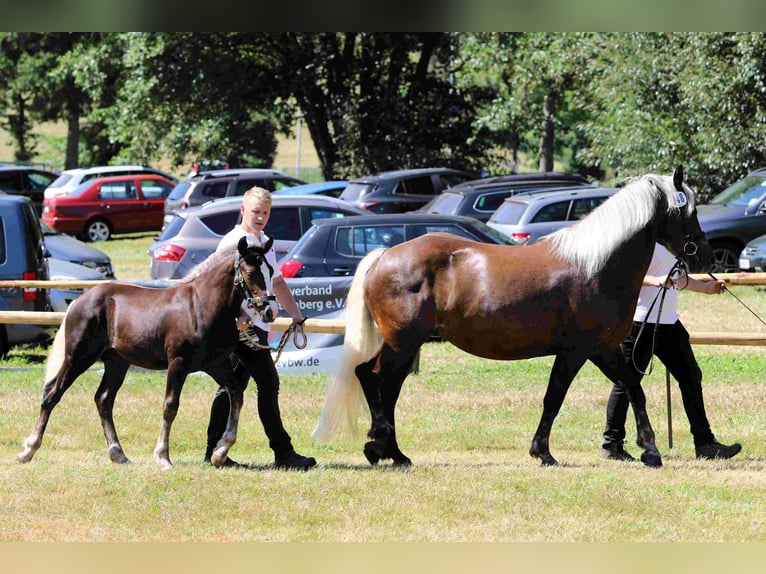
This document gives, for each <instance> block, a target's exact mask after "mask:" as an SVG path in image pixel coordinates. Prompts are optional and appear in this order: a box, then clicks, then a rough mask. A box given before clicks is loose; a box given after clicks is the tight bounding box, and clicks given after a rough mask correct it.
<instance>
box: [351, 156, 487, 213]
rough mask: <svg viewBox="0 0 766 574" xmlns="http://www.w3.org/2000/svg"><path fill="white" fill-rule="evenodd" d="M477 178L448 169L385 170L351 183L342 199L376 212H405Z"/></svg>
mask: <svg viewBox="0 0 766 574" xmlns="http://www.w3.org/2000/svg"><path fill="white" fill-rule="evenodd" d="M476 177H477V176H475V175H473V174H470V173H468V172H465V171H459V170H456V169H449V168H442V167H437V168H422V169H402V170H397V171H383V172H380V173H378V174H375V175H368V176H365V177H360V178H357V179H354V180H351V181H350V182H349V184H348V186H347V187H346V189H344V190H343V192H342V193H341V194H340V196H339V197H340V198H341V199H342V200H344V201H348V202H350V203H353V204H355V205H357V206H358V207H361V208H363V209H367V210H369V211H371V212H373V213H404V212H406V211H414V210H416V209H419V208H421V207H423V206H424V205H425V204H426V203H428V202H429V201H431V200H432V199H433V198H434V196H435V195H438V194H440V193H441V192H442V191H444V190H445V189H450V188H451V187H454V186H456V185H458V184H460V183H463V182H464V181H468V180H470V179H476Z"/></svg>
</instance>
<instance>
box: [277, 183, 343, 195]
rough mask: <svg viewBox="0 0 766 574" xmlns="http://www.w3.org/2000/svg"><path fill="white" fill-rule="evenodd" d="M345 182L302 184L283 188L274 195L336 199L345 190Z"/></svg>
mask: <svg viewBox="0 0 766 574" xmlns="http://www.w3.org/2000/svg"><path fill="white" fill-rule="evenodd" d="M346 186H348V182H347V181H346V180H333V181H320V182H318V183H304V184H303V185H296V186H295V187H283V188H282V189H278V190H276V191H275V192H274V193H275V194H276V195H328V196H330V197H338V196H340V194H341V192H342V191H343V190H344V189H346Z"/></svg>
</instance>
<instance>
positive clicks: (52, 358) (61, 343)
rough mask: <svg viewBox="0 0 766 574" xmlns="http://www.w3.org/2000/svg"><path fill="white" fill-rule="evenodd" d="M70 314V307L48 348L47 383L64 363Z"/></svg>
mask: <svg viewBox="0 0 766 574" xmlns="http://www.w3.org/2000/svg"><path fill="white" fill-rule="evenodd" d="M70 307H71V305H70ZM68 314H69V309H67V312H66V313H65V314H64V318H63V319H62V320H61V326H60V327H59V330H58V331H56V337H55V338H54V339H53V343H52V344H51V346H50V349H48V360H47V362H46V365H45V383H46V384H47V383H48V382H50V381H51V380H53V379H55V378H56V375H58V372H59V369H61V365H62V364H63V363H64V351H65V350H66V337H65V336H64V334H65V329H66V317H67V315H68Z"/></svg>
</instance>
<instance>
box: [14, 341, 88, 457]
mask: <svg viewBox="0 0 766 574" xmlns="http://www.w3.org/2000/svg"><path fill="white" fill-rule="evenodd" d="M97 358H98V355H97V354H96V353H94V352H92V353H90V354H85V355H82V356H80V357H79V358H78V359H77V360H76V361H71V359H70V357H69V356H66V357H64V359H63V363H62V365H61V368H60V369H59V371H58V373H57V374H56V377H55V378H53V379H51V380H49V381H47V382H46V383H45V386H44V388H43V400H42V403H40V414H39V415H38V417H37V423H36V424H35V428H34V430H33V431H32V433H31V434H30V435H29V436H28V437H27V439H26V440H25V441H24V451H23V452H21V453H19V454H18V455H17V456H16V460H18V461H19V462H29V461H30V460H32V457H33V456H34V455H35V453H36V452H37V451H38V449H39V448H40V445H42V442H43V435H44V434H45V429H46V427H47V426H48V421H49V419H50V416H51V412H52V411H53V408H54V407H55V406H56V405H57V404H58V403H59V401H60V400H61V397H62V396H63V395H64V393H65V392H66V391H67V390H68V389H69V387H70V386H72V383H74V381H75V380H76V379H77V377H79V376H80V375H81V374H83V373H84V372H85V371H86V370H88V368H89V367H90V366H91V365H93V363H95V362H96V359H97ZM70 361H71V362H70Z"/></svg>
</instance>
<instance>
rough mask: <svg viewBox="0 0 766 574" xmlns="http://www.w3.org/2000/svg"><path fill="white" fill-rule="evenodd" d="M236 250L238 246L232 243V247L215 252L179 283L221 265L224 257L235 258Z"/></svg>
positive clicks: (186, 281)
mask: <svg viewBox="0 0 766 574" xmlns="http://www.w3.org/2000/svg"><path fill="white" fill-rule="evenodd" d="M236 250H237V246H236V245H232V246H231V247H227V248H225V249H222V250H221V251H216V252H214V253H213V254H212V255H211V256H210V257H208V258H207V259H205V260H204V261H203V262H202V263H200V264H199V265H197V266H196V267H195V268H194V269H192V271H191V273H189V274H188V275H187V276H186V277H184V278H183V279H181V280H180V281H179V283H188V282H189V281H194V280H195V279H196V278H197V277H199V276H200V275H202V274H203V273H206V272H207V271H208V270H209V269H212V268H213V267H216V266H217V265H219V264H220V262H221V261H223V260H224V259H226V260H233V258H234V252H235V251H236ZM232 264H233V263H232Z"/></svg>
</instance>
